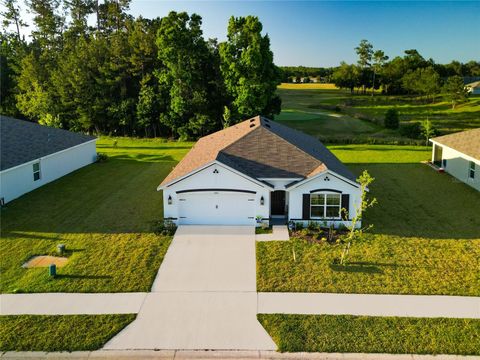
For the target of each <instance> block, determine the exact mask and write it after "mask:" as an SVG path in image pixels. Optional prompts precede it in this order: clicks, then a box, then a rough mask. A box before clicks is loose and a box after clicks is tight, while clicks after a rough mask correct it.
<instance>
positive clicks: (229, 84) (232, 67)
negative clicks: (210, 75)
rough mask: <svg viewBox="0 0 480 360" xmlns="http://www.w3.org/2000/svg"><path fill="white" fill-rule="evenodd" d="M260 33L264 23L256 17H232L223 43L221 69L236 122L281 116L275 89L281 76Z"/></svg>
mask: <svg viewBox="0 0 480 360" xmlns="http://www.w3.org/2000/svg"><path fill="white" fill-rule="evenodd" d="M261 32H262V24H261V22H260V21H259V20H258V18H257V17H256V16H247V17H238V18H235V17H233V16H232V17H231V18H230V21H229V23H228V31H227V41H226V42H223V43H221V44H220V49H219V50H220V69H221V71H222V75H223V78H224V81H225V88H226V91H227V94H228V97H229V105H228V107H229V109H230V111H231V119H232V120H233V122H237V121H239V120H242V119H245V118H248V117H252V116H255V115H259V114H260V115H265V116H269V117H273V116H274V115H275V114H279V113H280V108H281V100H280V97H279V96H278V95H276V90H277V85H278V84H279V83H280V80H281V73H280V70H279V69H278V68H277V67H276V66H275V64H274V63H273V53H272V51H271V50H270V39H269V37H268V35H262V33H261Z"/></svg>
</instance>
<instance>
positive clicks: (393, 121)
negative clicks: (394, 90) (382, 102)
mask: <svg viewBox="0 0 480 360" xmlns="http://www.w3.org/2000/svg"><path fill="white" fill-rule="evenodd" d="M384 125H385V127H386V128H387V129H398V126H399V125H400V122H399V120H398V111H397V110H396V109H388V110H387V112H386V113H385V120H384Z"/></svg>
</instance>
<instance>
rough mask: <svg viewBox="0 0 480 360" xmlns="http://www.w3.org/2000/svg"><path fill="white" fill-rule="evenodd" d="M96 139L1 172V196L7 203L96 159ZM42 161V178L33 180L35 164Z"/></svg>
mask: <svg viewBox="0 0 480 360" xmlns="http://www.w3.org/2000/svg"><path fill="white" fill-rule="evenodd" d="M95 143H96V141H91V142H88V143H84V144H81V145H78V146H76V147H73V148H70V149H67V150H65V151H61V152H58V153H55V154H52V155H48V156H45V157H43V158H40V159H38V160H35V161H31V162H29V163H25V164H23V165H21V166H18V167H16V168H12V169H7V170H4V171H2V172H0V197H3V198H4V200H5V203H7V202H9V201H11V200H13V199H16V198H18V197H19V196H21V195H23V194H25V193H27V192H30V191H32V190H34V189H36V188H39V187H40V186H42V185H45V184H47V183H49V182H51V181H53V180H56V179H58V178H60V177H62V176H64V175H66V174H68V173H70V172H72V171H75V170H77V169H79V168H81V167H83V166H86V165H88V164H91V163H93V162H95V160H96V155H97V153H96V147H95ZM36 162H40V179H39V180H37V181H34V180H33V164H34V163H36Z"/></svg>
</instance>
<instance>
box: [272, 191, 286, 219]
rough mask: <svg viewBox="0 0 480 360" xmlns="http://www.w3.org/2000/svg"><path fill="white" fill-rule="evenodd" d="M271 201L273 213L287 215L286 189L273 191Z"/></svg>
mask: <svg viewBox="0 0 480 360" xmlns="http://www.w3.org/2000/svg"><path fill="white" fill-rule="evenodd" d="M271 194H272V196H271V199H270V200H271V201H270V206H271V208H270V214H271V215H285V191H283V190H278V191H272V193H271Z"/></svg>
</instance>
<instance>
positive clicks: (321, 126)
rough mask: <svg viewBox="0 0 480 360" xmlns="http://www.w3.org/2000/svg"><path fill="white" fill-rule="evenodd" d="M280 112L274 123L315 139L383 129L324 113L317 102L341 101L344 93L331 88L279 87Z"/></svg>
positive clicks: (344, 136) (365, 122)
mask: <svg viewBox="0 0 480 360" xmlns="http://www.w3.org/2000/svg"><path fill="white" fill-rule="evenodd" d="M278 94H279V95H280V97H281V98H282V112H281V113H280V114H279V115H278V116H276V117H275V120H277V121H279V122H281V123H283V124H285V125H287V126H290V127H293V128H295V129H297V130H300V131H303V132H305V133H307V134H310V135H312V136H315V137H317V138H319V139H322V140H326V139H330V140H331V139H342V138H346V137H351V136H353V135H357V136H358V135H372V134H375V133H378V132H381V131H383V128H382V127H380V126H378V125H376V124H374V123H371V122H368V121H363V120H359V119H356V118H354V117H351V116H349V115H346V114H341V113H339V112H335V111H331V110H327V109H324V108H323V107H322V106H321V104H320V100H325V99H329V100H330V101H334V102H335V101H342V99H343V98H344V96H346V95H345V92H344V91H343V90H339V89H337V88H335V86H333V85H332V84H282V85H281V86H279V88H278Z"/></svg>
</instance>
